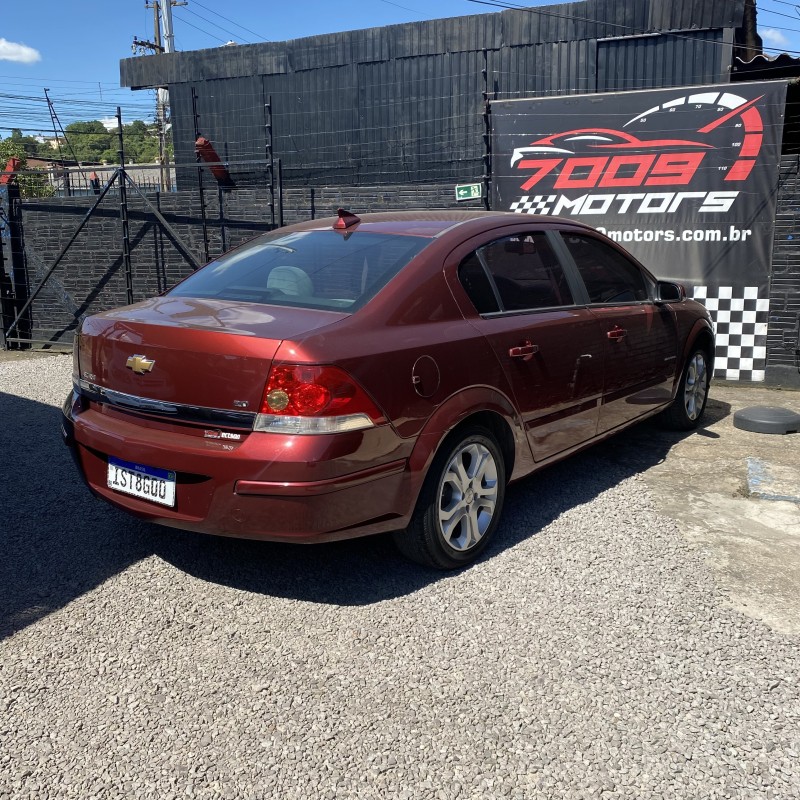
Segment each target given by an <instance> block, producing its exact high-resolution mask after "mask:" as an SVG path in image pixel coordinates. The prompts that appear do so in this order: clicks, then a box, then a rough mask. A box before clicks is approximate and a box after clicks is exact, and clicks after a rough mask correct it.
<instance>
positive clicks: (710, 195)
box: [491, 81, 786, 297]
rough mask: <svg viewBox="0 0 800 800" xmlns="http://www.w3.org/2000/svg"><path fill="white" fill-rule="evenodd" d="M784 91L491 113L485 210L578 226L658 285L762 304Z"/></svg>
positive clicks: (699, 92)
mask: <svg viewBox="0 0 800 800" xmlns="http://www.w3.org/2000/svg"><path fill="white" fill-rule="evenodd" d="M785 101H786V83H785V82H784V81H770V82H762V83H735V84H724V85H718V86H696V87H680V88H675V89H659V90H653V91H636V92H622V93H615V94H595V95H580V96H574V95H573V96H567V97H550V98H537V99H528V100H502V101H494V102H493V103H492V109H491V110H492V152H493V157H492V161H493V170H492V171H493V175H492V185H493V204H492V207H493V208H495V209H498V210H499V209H503V210H510V211H514V212H516V213H518V214H531V215H539V214H554V215H558V216H563V217H570V218H572V219H576V220H579V221H581V222H584V223H586V224H588V225H591V226H592V227H595V228H598V229H599V230H601V231H603V232H604V233H605V234H606V235H607V236H610V237H611V238H612V239H614V240H615V241H617V242H619V243H620V244H622V245H623V246H624V247H625V248H626V249H628V250H629V251H630V252H631V253H633V254H634V255H635V256H636V257H637V258H639V260H640V261H642V262H643V263H644V264H645V265H646V266H647V267H648V268H649V269H650V270H651V271H652V272H654V273H655V274H656V275H658V276H659V277H663V278H671V279H674V280H679V281H682V282H684V283H686V284H689V285H692V286H703V287H709V286H711V287H714V286H716V287H720V286H724V287H730V289H731V291H732V293H733V294H734V296H736V295H742V294H743V292H744V290H745V288H747V289H748V290H750V291H752V289H753V287H757V289H758V292H757V294H758V296H759V297H766V296H767V287H768V280H769V270H770V262H771V257H772V235H773V228H774V220H775V207H776V195H777V185H778V166H779V160H780V145H781V135H782V128H783V115H784V107H785Z"/></svg>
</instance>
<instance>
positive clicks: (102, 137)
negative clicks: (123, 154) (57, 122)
mask: <svg viewBox="0 0 800 800" xmlns="http://www.w3.org/2000/svg"><path fill="white" fill-rule="evenodd" d="M64 132H65V133H66V135H67V139H68V140H69V145H70V146H65V147H62V148H61V151H62V155H63V156H64V158H69V159H72V158H77V160H78V161H81V162H84V161H88V162H91V163H99V162H100V161H103V160H106V161H109V162H113V161H115V160H116V147H115V137H114V134H113V133H109V132H108V131H107V130H106V129H105V127H104V126H103V123H102V122H100V120H92V121H91V122H71V123H70V124H69V125H67V127H66V128H65V129H64ZM73 152H74V156H73Z"/></svg>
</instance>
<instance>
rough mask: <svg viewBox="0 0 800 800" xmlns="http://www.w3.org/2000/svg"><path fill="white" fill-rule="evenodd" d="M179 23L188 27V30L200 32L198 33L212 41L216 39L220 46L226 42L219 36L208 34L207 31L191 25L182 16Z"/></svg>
mask: <svg viewBox="0 0 800 800" xmlns="http://www.w3.org/2000/svg"><path fill="white" fill-rule="evenodd" d="M181 22H183V23H184V25H188V26H189V27H190V28H194V29H195V30H196V31H200V33H204V34H205V35H206V36H210V37H211V38H212V39H216V40H217V41H218V42H222V44H225V42H226V41H227V40H226V39H221V38H220V37H219V36H215V35H214V34H213V33H209V32H208V31H207V30H204V29H203V28H199V27H198V26H197V25H193V24H192V23H191V22H189V20H188V19H185V18H184V17H183V16H181Z"/></svg>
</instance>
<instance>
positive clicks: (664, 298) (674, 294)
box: [655, 281, 686, 303]
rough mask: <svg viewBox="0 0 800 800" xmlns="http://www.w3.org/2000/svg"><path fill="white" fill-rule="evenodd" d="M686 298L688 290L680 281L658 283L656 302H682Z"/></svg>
mask: <svg viewBox="0 0 800 800" xmlns="http://www.w3.org/2000/svg"><path fill="white" fill-rule="evenodd" d="M685 299H686V290H685V289H684V288H683V286H681V285H680V284H679V283H670V282H669V281H659V282H658V283H657V284H656V296H655V301H656V303H680V302H681V300H685Z"/></svg>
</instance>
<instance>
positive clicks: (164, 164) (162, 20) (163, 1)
mask: <svg viewBox="0 0 800 800" xmlns="http://www.w3.org/2000/svg"><path fill="white" fill-rule="evenodd" d="M185 5H188V3H186V2H177V1H176V0H145V4H144V6H145V8H152V9H153V39H154V41H153V42H147V41H144V40H142V39H137V38H136V37H134V39H133V46H134V51H136V49H137V48H138V49H140V50H152V51H153V52H154V53H174V52H175V35H174V34H173V32H172V6H185ZM162 27H163V30H164V39H163V41H162V36H161V30H162ZM168 107H169V94H168V92H167V90H166V89H165V88H164V87H160V88H158V89H156V129H157V132H158V164H159V183H160V186H161V190H162V191H167V192H168V191H170V190H171V189H172V180H171V177H170V170H169V154H168V152H167V108H168Z"/></svg>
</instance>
